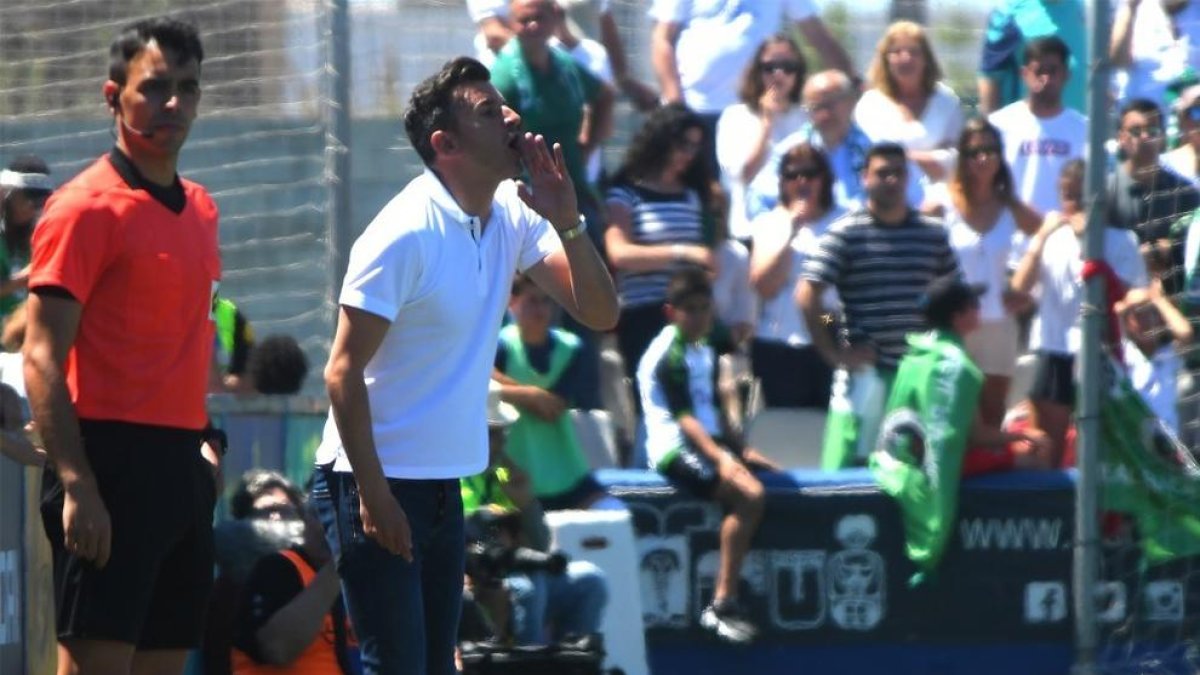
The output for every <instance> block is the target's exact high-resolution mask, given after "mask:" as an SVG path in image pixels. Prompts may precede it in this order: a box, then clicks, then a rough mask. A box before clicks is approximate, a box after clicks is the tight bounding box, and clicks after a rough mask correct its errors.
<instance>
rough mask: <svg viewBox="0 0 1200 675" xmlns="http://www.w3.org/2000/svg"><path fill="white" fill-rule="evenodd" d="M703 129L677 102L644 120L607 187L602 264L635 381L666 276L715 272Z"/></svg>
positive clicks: (658, 322)
mask: <svg viewBox="0 0 1200 675" xmlns="http://www.w3.org/2000/svg"><path fill="white" fill-rule="evenodd" d="M703 143H704V127H703V125H702V124H701V123H700V119H699V118H698V117H697V116H696V115H695V113H693V112H691V111H690V110H688V109H687V108H686V107H684V106H682V105H668V106H664V107H662V108H659V109H658V110H655V111H654V112H652V113H650V116H649V117H648V118H647V119H646V122H645V124H644V125H643V126H642V128H641V130H640V131H638V133H637V134H636V135H635V136H634V138H633V139H632V140H631V141H630V143H629V149H628V151H627V152H626V155H625V160H624V162H623V163H622V165H621V168H620V169H619V170H618V171H617V174H616V176H614V177H613V180H612V187H610V188H609V190H608V201H607V207H608V218H609V225H608V229H607V231H606V233H605V242H606V244H607V248H608V259H609V262H610V263H611V264H612V266H613V268H614V270H615V271H616V283H617V296H618V298H619V300H620V303H621V317H620V320H619V321H618V323H617V350H618V351H619V352H620V353H621V357H622V358H623V359H624V361H625V369H626V373H627V375H628V376H629V377H630V378H631V379H632V378H635V377H636V368H637V363H638V361H639V360H640V359H641V356H642V353H643V352H644V351H645V350H646V345H648V344H650V341H651V340H652V339H654V336H655V335H657V334H658V333H659V331H661V330H662V328H663V325H664V324H665V322H666V320H665V318H664V317H663V313H662V306H663V303H664V302H665V301H666V295H667V294H666V290H667V282H668V280H669V279H670V278H671V273H672V272H673V271H674V270H676V269H679V267H680V266H683V265H698V266H701V267H703V268H705V269H708V270H711V271H713V272H715V271H716V269H715V264H714V262H713V257H714V254H713V250H712V247H711V245H710V242H711V240H712V234H713V233H712V224H713V223H714V222H715V218H716V215H715V209H714V202H715V196H714V194H713V183H714V180H713V177H712V173H711V168H710V167H709V165H708V164H707V163H706V161H705V159H704V157H703V155H701V154H700V150H701V147H702V146H703Z"/></svg>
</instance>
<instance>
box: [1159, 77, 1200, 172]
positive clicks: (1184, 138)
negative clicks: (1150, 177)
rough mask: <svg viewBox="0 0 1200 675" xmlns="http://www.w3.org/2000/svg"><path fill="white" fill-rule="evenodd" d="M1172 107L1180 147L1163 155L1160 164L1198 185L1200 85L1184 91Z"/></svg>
mask: <svg viewBox="0 0 1200 675" xmlns="http://www.w3.org/2000/svg"><path fill="white" fill-rule="evenodd" d="M1174 107H1175V118H1176V120H1177V124H1178V128H1179V140H1180V145H1179V147H1178V148H1175V149H1174V150H1172V151H1170V152H1167V153H1163V156H1162V162H1163V164H1165V165H1166V166H1167V168H1168V169H1170V170H1172V171H1174V172H1175V173H1177V174H1179V176H1181V177H1182V178H1186V179H1188V180H1190V181H1191V182H1192V185H1200V84H1195V85H1192V86H1190V87H1188V88H1187V89H1184V90H1183V92H1182V93H1180V94H1179V98H1178V99H1176V100H1175V106H1174Z"/></svg>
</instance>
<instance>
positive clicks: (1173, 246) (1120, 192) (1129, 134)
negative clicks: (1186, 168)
mask: <svg viewBox="0 0 1200 675" xmlns="http://www.w3.org/2000/svg"><path fill="white" fill-rule="evenodd" d="M1162 145H1163V117H1162V112H1161V111H1160V110H1159V108H1158V104H1156V103H1155V102H1154V101H1150V100H1148V99H1141V98H1136V99H1133V100H1132V101H1130V102H1128V103H1126V104H1125V106H1124V107H1123V108H1122V109H1121V116H1120V126H1119V128H1118V131H1117V146H1118V147H1119V148H1120V152H1121V162H1120V164H1118V165H1117V167H1116V170H1115V171H1113V172H1112V174H1110V175H1109V177H1108V192H1107V199H1108V204H1107V207H1106V211H1107V216H1108V221H1109V223H1111V224H1112V225H1114V226H1116V227H1120V228H1124V229H1127V230H1133V232H1134V233H1135V234H1136V235H1137V239H1138V243H1139V244H1140V246H1141V250H1142V255H1143V257H1144V258H1145V259H1146V265H1147V267H1148V268H1149V270H1150V272H1151V274H1153V275H1154V276H1156V277H1158V278H1161V279H1162V280H1163V285H1164V288H1165V290H1166V291H1167V293H1168V294H1174V293H1176V292H1178V291H1179V290H1181V288H1182V282H1183V279H1182V275H1179V274H1177V272H1178V271H1179V270H1180V269H1182V264H1183V242H1182V240H1181V239H1180V238H1179V237H1172V235H1171V232H1170V230H1171V225H1172V224H1173V223H1174V222H1175V221H1176V220H1178V219H1179V217H1180V216H1182V215H1184V214H1186V213H1190V212H1191V211H1193V210H1195V209H1196V207H1197V206H1200V193H1197V191H1196V189H1195V188H1194V187H1192V184H1191V182H1190V181H1189V180H1187V179H1184V178H1181V177H1179V176H1177V175H1176V174H1175V172H1173V171H1170V170H1168V169H1165V168H1164V166H1163V163H1162V161H1161V160H1160V158H1159V153H1160V152H1161V151H1162ZM1177 276H1178V277H1180V278H1178V279H1177V278H1176V277H1177Z"/></svg>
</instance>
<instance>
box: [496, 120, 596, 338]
mask: <svg viewBox="0 0 1200 675" xmlns="http://www.w3.org/2000/svg"><path fill="white" fill-rule="evenodd" d="M521 155H522V157H523V158H524V160H525V166H526V168H527V169H528V171H529V181H530V185H526V184H524V183H523V182H522V183H518V188H517V194H518V195H520V197H521V200H522V201H524V202H525V205H526V206H528V207H529V208H531V209H533V210H534V211H536V212H537V213H538V214H539V215H541V216H542V217H543V218H545V219H546V220H548V221H550V224H551V225H552V226H553V227H554V229H555V230H556V231H557V232H558V233H559V234H560V235H561V234H562V233H564V232H568V231H570V230H573V229H575V228H576V227H578V226H579V208H578V205H577V204H576V201H575V185H574V184H573V183H572V182H571V176H570V174H568V173H567V166H566V160H565V159H564V158H563V152H562V146H561V145H559V144H557V143H556V144H555V145H554V153H553V155H551V153H550V150H549V149H548V148H547V147H546V142H545V139H543V138H542V137H541V136H536V137H535V136H533V135H532V134H528V133H527V134H525V137H524V139H523V141H522V143H521ZM526 273H527V274H528V275H529V277H530V278H531V279H533V281H534V283H536V284H537V285H538V286H540V287H541V288H542V290H544V291H546V293H547V294H549V295H550V297H552V298H554V300H555V301H556V302H557V303H558V304H559V305H561V306H562V307H563V308H564V309H566V310H567V311H568V312H570V313H571V316H573V317H575V318H576V319H578V320H579V321H580V322H581V323H583V324H584V325H585V326H587V327H588V328H591V329H593V330H609V329H610V328H612V327H613V326H615V325H617V292H616V290H615V289H614V288H613V282H612V277H610V276H609V275H608V268H607V267H606V266H605V265H604V261H603V260H601V259H600V253H599V252H598V251H596V247H595V246H593V245H592V239H591V237H588V236H585V235H576V236H575V237H574V238H572V239H570V240H569V241H564V242H562V245H561V247H559V248H558V249H557V250H555V251H552V252H551V253H550V254H549V255H547V256H546V257H545V258H543V259H542V260H540V261H538V262H537V263H536V264H535V265H533V266H532V267H530V268H529V269H528V270H527V271H526Z"/></svg>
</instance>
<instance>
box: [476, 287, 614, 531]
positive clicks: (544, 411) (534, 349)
mask: <svg viewBox="0 0 1200 675" xmlns="http://www.w3.org/2000/svg"><path fill="white" fill-rule="evenodd" d="M554 308H555V306H554V300H553V299H551V298H550V296H549V295H546V292H545V291H543V290H542V289H541V288H539V287H538V286H537V284H534V283H533V282H532V281H530V280H529V279H528V278H527V277H525V276H523V275H522V276H518V277H517V279H516V281H514V282H513V289H512V298H511V299H510V300H509V302H508V311H509V313H510V314H511V315H512V317H513V323H510V324H509V325H507V326H505V327H504V328H502V329H501V330H500V342H499V345H498V346H497V349H496V364H495V366H496V371H497V374H496V375H495V377H496V379H497V380H498V381H500V382H501V383H502V386H501V388H500V396H501V399H502V400H504V401H505V402H506V403H511V404H513V405H515V406H516V407H517V410H519V411H520V415H519V416H518V418H517V420H516V422H515V423H514V424H513V425H512V426H511V427H509V428H508V433H507V443H506V447H507V454H508V457H510V458H511V459H512V460H513V462H514V463H515V464H516V466H517V467H518V468H520V469H521V470H522V471H523V472H524V473H525V474H527V475H528V476H529V478H530V480H531V481H532V487H533V495H534V497H536V498H537V499H538V501H539V502H541V505H542V507H543V508H544V509H545V510H547V511H561V510H565V509H588V508H593V507H594V506H595V505H597V503H598V502H601V501H602V500H603V501H604V502H605V504H604V505H602V506H601V507H602V508H603V507H604V506H608V507H611V506H616V507H617V508H621V509H624V508H625V507H624V505H623V504H621V502H620V500H618V499H616V498H613V497H608V493H606V492H605V491H604V488H603V487H602V486H601V485H600V483H598V482H597V481H596V479H595V477H594V476H592V472H591V469H590V468H589V467H588V462H587V458H586V457H585V456H584V453H583V448H582V447H580V445H579V438H578V436H577V435H576V433H575V426H574V423H573V422H572V420H571V414H570V413H571V409H572V408H577V407H578V403H577V401H578V393H577V392H578V389H579V387H580V385H581V384H582V383H581V382H580V381H579V353H580V344H579V338H577V337H575V335H573V334H571V333H569V332H568V331H565V330H562V329H560V328H551V326H550V324H551V322H552V321H553V319H554V314H555V311H554ZM606 497H607V498H608V499H605V498H606Z"/></svg>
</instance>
